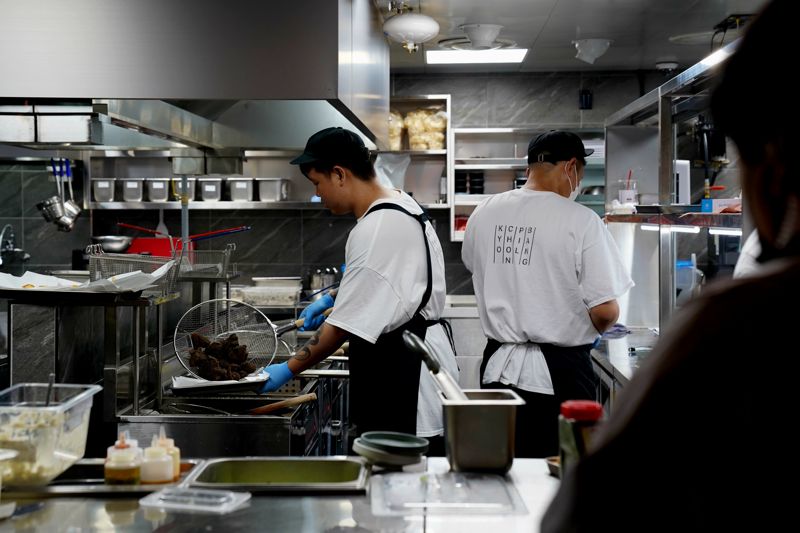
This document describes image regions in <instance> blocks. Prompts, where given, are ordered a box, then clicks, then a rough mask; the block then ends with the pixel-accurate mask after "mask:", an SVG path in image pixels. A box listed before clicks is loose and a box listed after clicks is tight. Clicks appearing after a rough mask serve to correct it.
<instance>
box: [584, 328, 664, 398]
mask: <svg viewBox="0 0 800 533" xmlns="http://www.w3.org/2000/svg"><path fill="white" fill-rule="evenodd" d="M630 329H631V333H630V334H629V335H626V336H625V337H622V338H620V339H604V340H602V341H601V342H600V345H599V346H598V347H597V348H595V349H593V350H592V353H591V354H592V360H593V361H594V362H595V363H597V365H598V366H599V367H600V368H601V369H602V370H603V371H604V372H605V373H606V374H608V375H609V376H611V377H612V378H614V379H615V380H617V381H618V382H619V383H620V384H621V385H623V386H624V385H627V384H628V383H629V382H630V380H631V378H632V377H633V374H634V373H635V372H636V370H637V369H638V368H639V366H640V365H641V363H642V361H643V360H644V359H645V358H646V357H647V356H648V355H649V354H650V350H651V349H652V347H653V346H654V345H655V344H656V342H657V341H658V334H657V333H656V332H654V331H653V330H651V329H646V328H630Z"/></svg>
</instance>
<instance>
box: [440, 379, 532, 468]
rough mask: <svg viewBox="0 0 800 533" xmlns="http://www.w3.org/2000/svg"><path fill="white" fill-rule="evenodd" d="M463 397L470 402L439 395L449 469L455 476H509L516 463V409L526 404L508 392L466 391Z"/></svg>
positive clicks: (511, 392)
mask: <svg viewBox="0 0 800 533" xmlns="http://www.w3.org/2000/svg"><path fill="white" fill-rule="evenodd" d="M464 394H466V395H467V398H469V400H467V401H458V400H450V399H448V398H447V397H446V396H445V395H444V394H442V393H441V392H439V396H440V398H441V400H442V404H443V409H444V439H445V450H446V452H447V460H448V461H449V463H450V468H451V469H452V470H454V471H456V472H496V473H500V474H502V473H505V472H508V470H509V469H510V468H511V464H512V463H513V462H514V432H515V427H516V417H517V406H520V405H524V404H525V402H524V401H523V399H522V398H520V397H519V395H517V393H515V392H514V391H512V390H505V389H503V390H488V389H467V390H464Z"/></svg>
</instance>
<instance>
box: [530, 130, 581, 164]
mask: <svg viewBox="0 0 800 533" xmlns="http://www.w3.org/2000/svg"><path fill="white" fill-rule="evenodd" d="M593 153H594V150H593V149H591V148H589V149H586V147H585V146H583V141H582V140H581V138H580V137H578V136H577V135H575V134H574V133H571V132H569V131H560V130H550V131H548V132H545V133H542V134H541V135H539V136H537V137H535V138H533V139H532V140H531V142H530V143H528V164H529V165H530V164H533V163H537V162H547V163H557V162H558V161H569V160H570V159H572V158H573V157H575V158H577V159H578V160H580V161H581V162H582V163H584V164H586V159H585V158H586V157H587V156H590V155H592V154H593Z"/></svg>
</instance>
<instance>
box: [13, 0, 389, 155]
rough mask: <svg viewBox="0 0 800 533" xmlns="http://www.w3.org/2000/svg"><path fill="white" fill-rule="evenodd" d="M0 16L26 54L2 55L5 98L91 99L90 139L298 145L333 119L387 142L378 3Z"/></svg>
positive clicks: (359, 0)
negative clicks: (91, 136) (143, 136)
mask: <svg viewBox="0 0 800 533" xmlns="http://www.w3.org/2000/svg"><path fill="white" fill-rule="evenodd" d="M0 13H2V14H3V15H2V17H3V22H4V28H6V31H4V32H2V33H0V49H3V50H15V51H16V52H15V53H8V54H2V55H0V72H3V76H2V77H0V99H2V98H11V99H31V100H33V99H62V100H85V99H89V100H90V101H92V102H93V104H95V105H94V109H93V112H94V115H93V119H92V122H91V124H92V127H93V128H94V135H95V137H94V138H93V139H91V140H87V142H86V144H88V145H93V146H94V145H96V142H95V141H97V140H98V139H103V141H102V142H103V144H107V143H109V144H107V145H109V146H111V144H110V143H112V142H113V143H114V146H115V147H119V148H122V147H125V146H123V145H126V144H129V146H127V147H128V148H136V147H139V146H143V147H146V146H144V145H148V146H149V145H153V147H159V146H165V145H164V144H163V143H166V145H167V146H181V145H182V146H189V147H199V148H205V147H207V148H212V149H220V148H229V147H240V148H251V149H252V148H297V147H302V146H303V144H304V143H305V140H306V139H307V138H308V136H309V135H310V134H312V133H313V132H315V131H317V130H319V129H321V128H324V127H327V126H332V125H342V126H345V127H350V128H351V129H356V130H358V131H360V132H361V133H362V135H363V136H364V137H365V138H367V139H371V140H373V141H376V144H378V145H379V146H382V145H383V144H384V140H385V139H386V138H387V120H386V117H387V116H388V109H389V53H388V46H387V44H386V41H385V39H384V37H383V35H382V32H381V21H380V17H379V14H378V11H377V8H376V7H375V5H374V4H373V2H372V1H371V0H333V1H331V0H306V1H300V2H298V1H296V0H271V1H269V2H265V1H262V0H228V1H227V2H218V1H216V0H170V1H169V2H164V1H163V0H139V1H137V2H130V1H129V0H76V1H73V2H63V1H60V0H39V1H37V2H35V3H32V2H30V1H26V0H0ZM0 104H2V100H0ZM123 130H126V131H129V132H139V133H146V134H148V135H149V136H152V137H153V138H155V139H158V140H159V142H156V141H153V142H150V143H149V142H146V141H144V140H143V139H141V138H139V139H138V140H137V139H136V136H133V135H127V136H126V135H125V131H123ZM112 139H113V140H112ZM0 142H3V140H2V139H0ZM5 142H8V141H5ZM40 142H41V140H40V139H37V140H36V142H34V143H33V144H32V146H36V145H37V144H39V143H40ZM53 142H56V141H55V140H53ZM42 144H45V143H42ZM165 147H166V146H165Z"/></svg>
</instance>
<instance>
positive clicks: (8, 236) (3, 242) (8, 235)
mask: <svg viewBox="0 0 800 533" xmlns="http://www.w3.org/2000/svg"><path fill="white" fill-rule="evenodd" d="M7 252H8V253H13V252H23V259H22V260H23V261H27V260H28V259H30V257H31V256H30V255H28V254H27V253H25V252H24V251H23V250H20V249H19V248H17V247H16V245H15V244H14V227H13V226H12V225H11V224H6V225H5V226H3V229H2V230H0V265H2V264H3V254H5V253H7Z"/></svg>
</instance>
